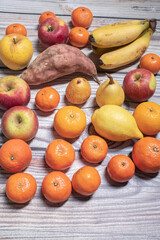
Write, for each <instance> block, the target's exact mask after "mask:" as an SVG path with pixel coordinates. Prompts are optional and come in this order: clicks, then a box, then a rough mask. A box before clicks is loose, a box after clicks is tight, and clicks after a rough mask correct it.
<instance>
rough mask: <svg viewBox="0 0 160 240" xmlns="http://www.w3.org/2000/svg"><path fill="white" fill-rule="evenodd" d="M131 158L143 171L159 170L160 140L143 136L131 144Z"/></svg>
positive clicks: (153, 171)
mask: <svg viewBox="0 0 160 240" xmlns="http://www.w3.org/2000/svg"><path fill="white" fill-rule="evenodd" d="M132 159H133V161H134V163H135V165H136V167H137V168H138V169H140V170H141V171H142V172H145V173H156V172H158V171H159V170H160V140H159V139H156V138H153V137H144V138H142V139H140V140H139V141H137V142H136V143H135V144H134V146H133V151H132Z"/></svg>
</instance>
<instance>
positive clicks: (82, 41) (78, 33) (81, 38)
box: [69, 27, 89, 48]
mask: <svg viewBox="0 0 160 240" xmlns="http://www.w3.org/2000/svg"><path fill="white" fill-rule="evenodd" d="M88 40H89V32H88V31H87V30H86V29H85V28H83V27H74V28H72V29H71V31H70V33H69V42H70V43H71V44H72V45H73V46H75V47H79V48H81V47H85V46H86V45H87V43H88Z"/></svg>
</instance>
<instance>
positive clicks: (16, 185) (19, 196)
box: [6, 173, 37, 203]
mask: <svg viewBox="0 0 160 240" xmlns="http://www.w3.org/2000/svg"><path fill="white" fill-rule="evenodd" d="M36 190H37V183H36V180H35V178H34V177H33V176H32V175H31V174H29V173H15V174H13V175H11V176H10V177H9V178H8V180H7V183H6V195H7V197H8V198H9V199H10V200H11V201H13V202H15V203H26V202H28V201H29V200H31V199H32V198H33V196H34V195H35V193H36Z"/></svg>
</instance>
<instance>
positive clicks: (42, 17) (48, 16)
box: [39, 11, 56, 24]
mask: <svg viewBox="0 0 160 240" xmlns="http://www.w3.org/2000/svg"><path fill="white" fill-rule="evenodd" d="M50 17H56V15H55V14H54V13H53V12H51V11H46V12H43V13H42V14H41V15H40V17H39V24H41V23H42V22H43V21H44V20H46V19H47V18H50Z"/></svg>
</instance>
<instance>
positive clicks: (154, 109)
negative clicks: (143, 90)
mask: <svg viewBox="0 0 160 240" xmlns="http://www.w3.org/2000/svg"><path fill="white" fill-rule="evenodd" d="M133 116H134V118H135V120H136V123H137V125H138V128H139V129H140V131H141V132H142V133H143V134H146V135H154V134H157V133H158V132H159V131H160V105H159V104H157V103H155V102H143V103H140V104H139V105H138V106H137V107H136V108H135V110H134V112H133Z"/></svg>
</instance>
